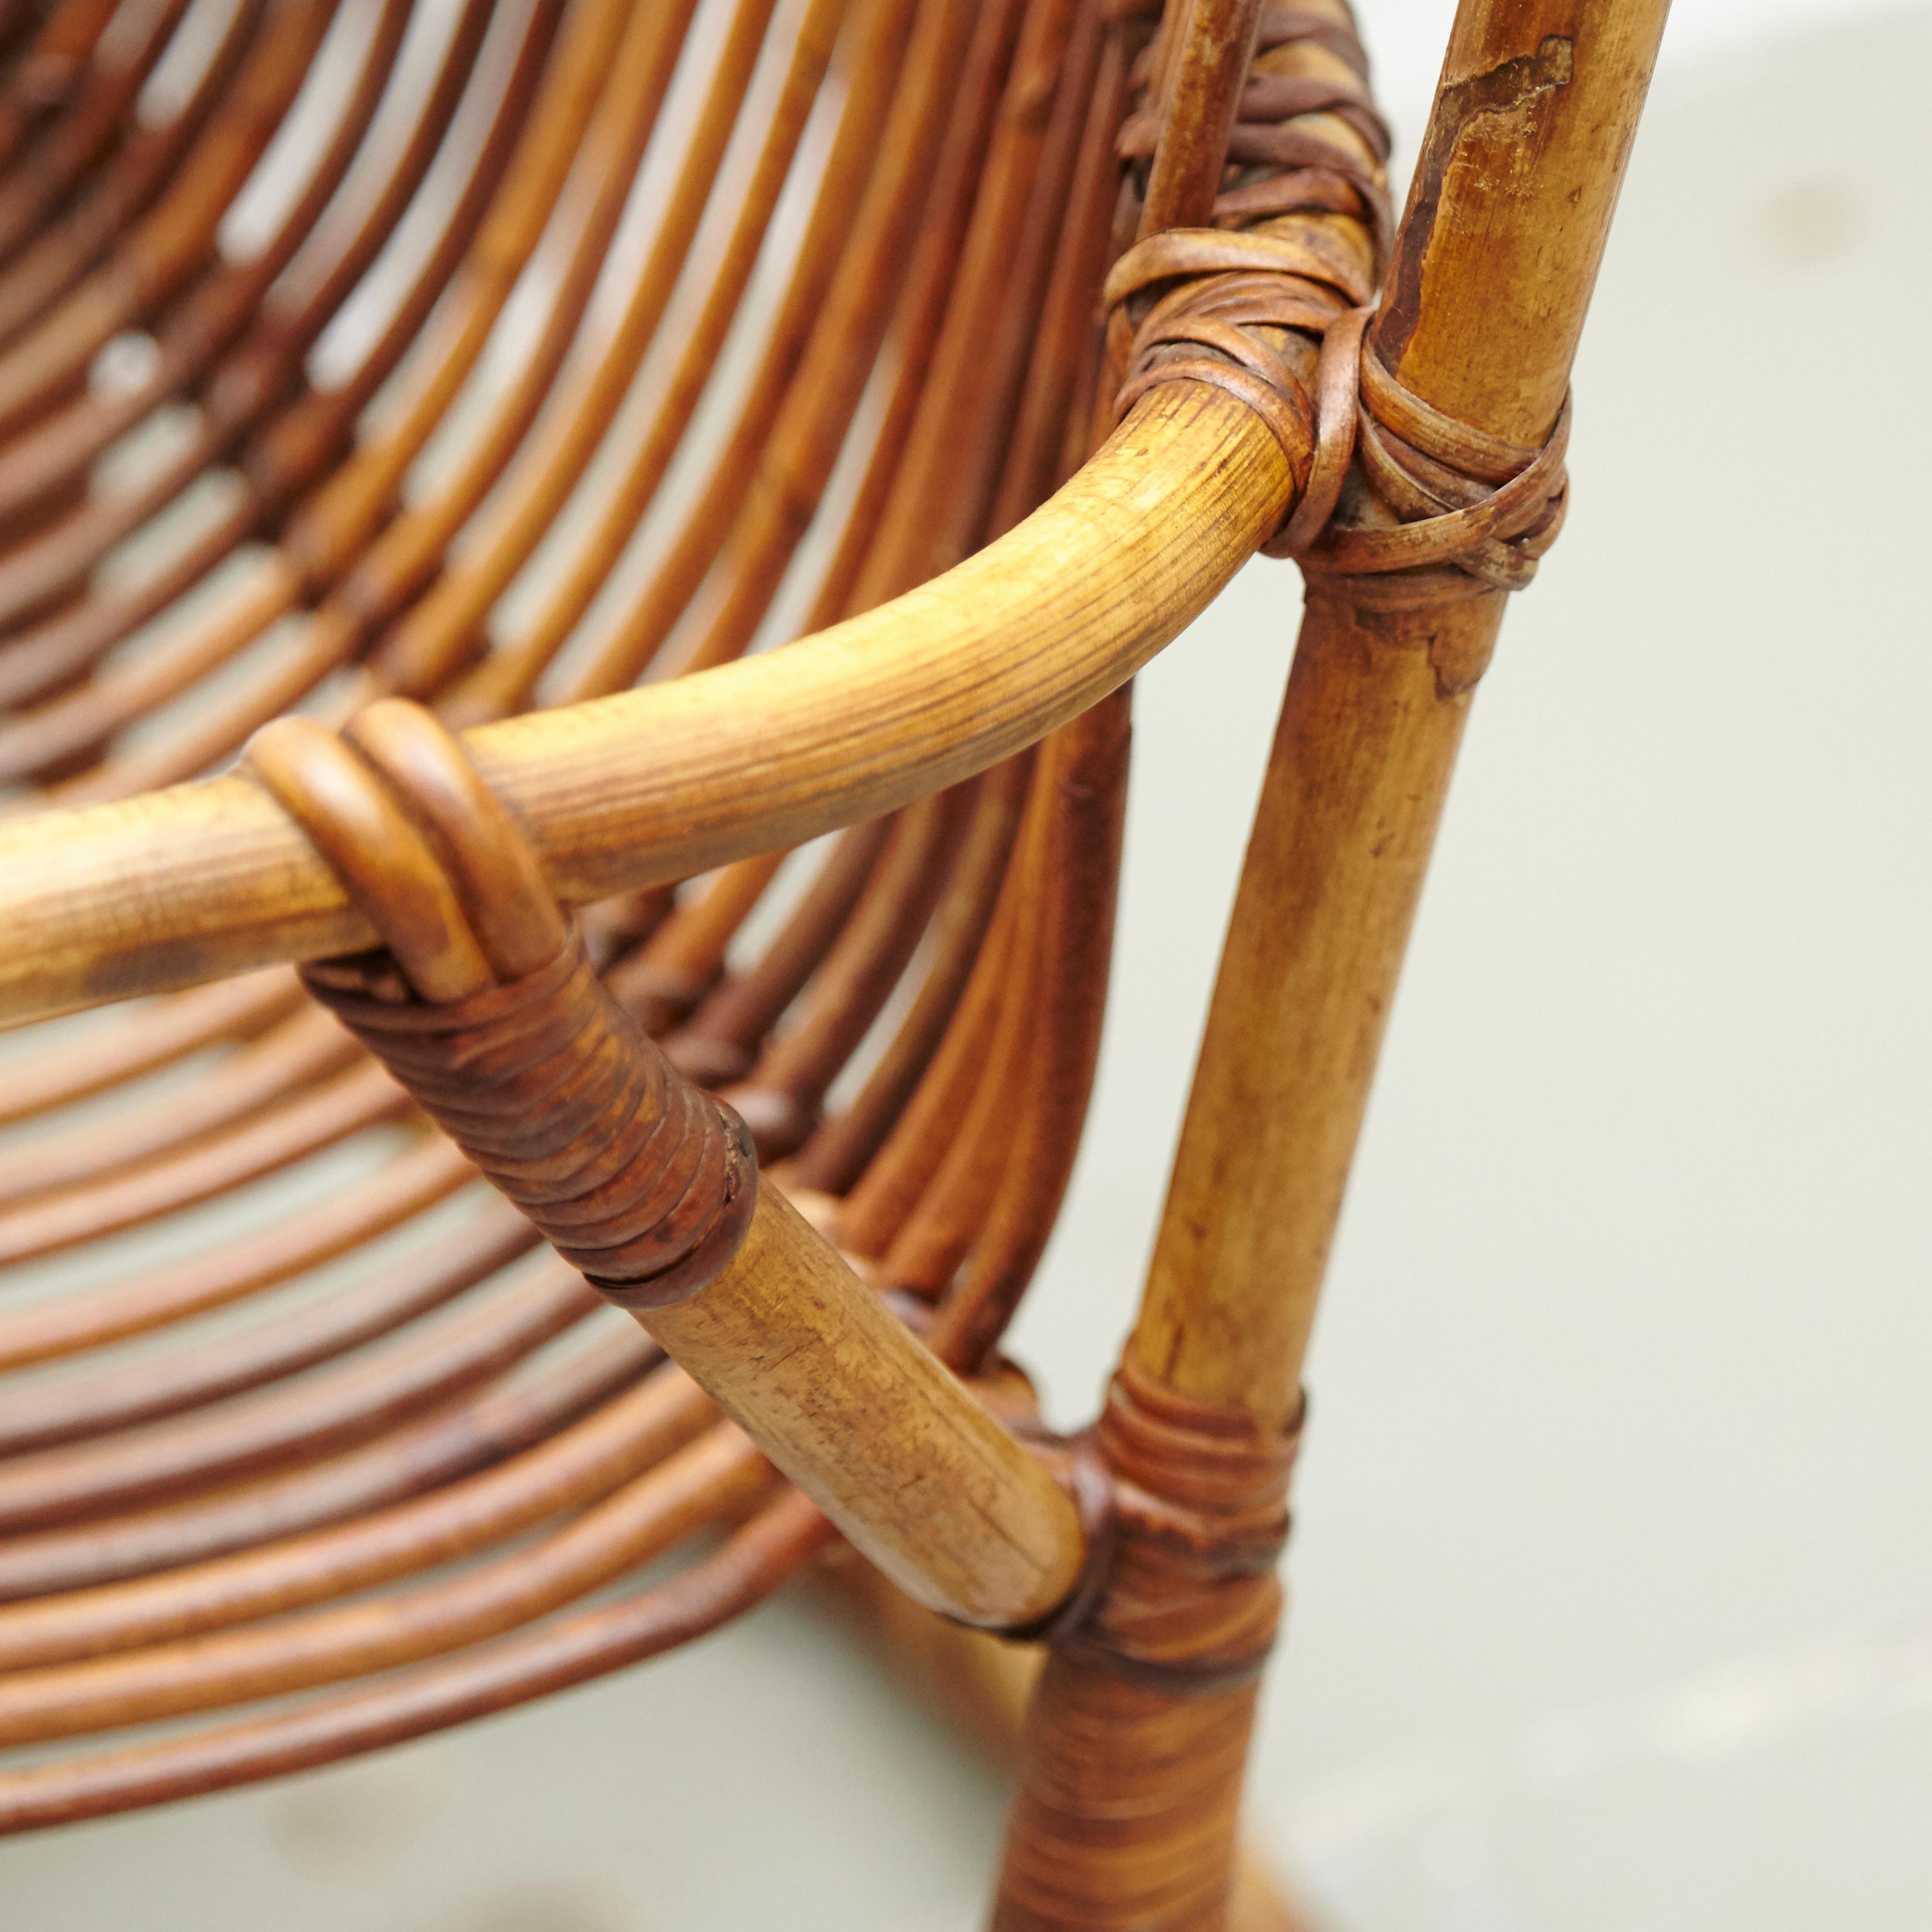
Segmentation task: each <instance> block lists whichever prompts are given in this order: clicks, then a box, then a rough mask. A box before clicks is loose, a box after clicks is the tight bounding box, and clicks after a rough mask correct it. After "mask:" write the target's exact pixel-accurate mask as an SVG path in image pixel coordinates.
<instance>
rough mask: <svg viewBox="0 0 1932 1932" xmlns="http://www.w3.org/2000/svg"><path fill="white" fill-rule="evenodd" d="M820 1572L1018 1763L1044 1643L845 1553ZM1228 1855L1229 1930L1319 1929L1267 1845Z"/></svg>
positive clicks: (901, 1666) (899, 1666) (914, 1675)
mask: <svg viewBox="0 0 1932 1932" xmlns="http://www.w3.org/2000/svg"><path fill="white" fill-rule="evenodd" d="M821 1574H822V1575H823V1577H824V1579H825V1580H826V1583H827V1584H828V1586H829V1589H830V1593H831V1595H832V1598H833V1599H834V1601H836V1602H837V1603H838V1605H839V1607H841V1610H843V1611H844V1613H846V1614H847V1616H850V1618H851V1619H853V1622H856V1624H858V1625H859V1627H860V1628H862V1630H863V1631H865V1634H866V1635H867V1636H868V1638H870V1639H871V1640H872V1641H873V1643H874V1644H875V1645H876V1646H877V1649H879V1650H880V1652H883V1655H884V1657H885V1658H886V1661H887V1662H888V1664H889V1666H890V1667H892V1669H893V1670H895V1672H896V1673H898V1675H899V1676H901V1678H903V1679H904V1680H905V1681H906V1682H907V1683H908V1684H909V1685H910V1686H911V1687H912V1688H913V1690H914V1691H916V1692H917V1693H918V1694H919V1696H920V1697H922V1698H923V1699H925V1700H927V1701H929V1703H931V1704H932V1705H933V1706H935V1708H936V1709H938V1710H940V1711H941V1712H943V1713H944V1715H946V1716H947V1718H950V1720H952V1721H953V1722H954V1723H955V1724H957V1725H958V1726H959V1727H960V1729H961V1730H962V1731H964V1732H965V1733H966V1734H967V1736H969V1737H970V1738H971V1739H972V1740H973V1741H974V1742H975V1743H977V1745H980V1746H981V1747H982V1748H983V1749H984V1750H985V1751H986V1753H987V1754H988V1756H989V1757H991V1758H992V1760H994V1762H995V1763H997V1764H998V1765H999V1766H1001V1768H1002V1769H1007V1768H1012V1767H1015V1766H1017V1764H1018V1763H1019V1759H1020V1754H1021V1751H1022V1743H1023V1740H1024V1736H1025V1729H1026V1723H1027V1713H1028V1708H1029V1706H1030V1705H1031V1702H1032V1700H1033V1697H1034V1691H1035V1689H1036V1688H1037V1686H1038V1685H1039V1682H1040V1676H1041V1673H1042V1670H1043V1667H1044V1666H1045V1664H1046V1651H1045V1650H1044V1649H1043V1648H1042V1647H1041V1646H1039V1645H1037V1644H1017V1643H1007V1642H1005V1641H1004V1640H1001V1639H1000V1638H998V1637H991V1636H989V1635H988V1634H986V1632H984V1631H975V1630H968V1628H966V1627H965V1625H962V1624H956V1623H952V1622H948V1621H947V1619H945V1618H944V1617H940V1616H935V1615H934V1614H933V1613H932V1611H930V1610H926V1609H924V1608H922V1607H921V1606H920V1605H919V1604H916V1603H914V1602H913V1600H912V1599H911V1598H910V1597H908V1596H907V1595H905V1594H904V1592H903V1591H901V1590H898V1589H895V1588H894V1586H892V1584H891V1583H888V1582H887V1581H886V1579H885V1578H884V1577H883V1576H881V1575H880V1573H879V1572H878V1571H877V1570H875V1569H874V1568H872V1566H871V1565H870V1564H868V1563H865V1562H859V1561H857V1560H855V1559H853V1556H852V1555H851V1553H850V1551H849V1550H843V1549H841V1550H838V1551H836V1552H835V1553H832V1554H831V1555H830V1556H829V1557H828V1559H827V1561H826V1563H825V1565H824V1566H823V1570H822V1572H821ZM1234 1858H1235V1873H1234V1883H1233V1887H1232V1891H1230V1893H1229V1899H1228V1927H1227V1932H1316V1921H1314V1920H1313V1919H1312V1918H1310V1916H1309V1915H1308V1914H1307V1912H1306V1911H1305V1910H1304V1909H1303V1908H1302V1907H1301V1906H1299V1905H1298V1904H1297V1903H1295V1900H1294V1899H1293V1897H1292V1894H1291V1893H1290V1892H1289V1890H1288V1888H1287V1887H1286V1885H1285V1884H1284V1882H1283V1879H1282V1878H1281V1876H1280V1873H1279V1872H1278V1870H1277V1868H1276V1862H1275V1861H1274V1858H1272V1857H1271V1855H1270V1854H1269V1853H1268V1851H1267V1850H1266V1849H1264V1848H1263V1847H1262V1846H1261V1845H1260V1844H1259V1843H1257V1842H1256V1841H1254V1840H1253V1838H1243V1839H1241V1841H1239V1842H1238V1843H1237V1845H1236V1846H1235V1854H1234Z"/></svg>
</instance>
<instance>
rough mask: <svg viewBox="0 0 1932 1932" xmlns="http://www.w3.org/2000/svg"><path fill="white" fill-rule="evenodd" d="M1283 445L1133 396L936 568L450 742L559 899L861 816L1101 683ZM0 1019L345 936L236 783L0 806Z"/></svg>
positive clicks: (1231, 548)
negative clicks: (1058, 481) (847, 606)
mask: <svg viewBox="0 0 1932 1932" xmlns="http://www.w3.org/2000/svg"><path fill="white" fill-rule="evenodd" d="M1292 489H1293V478H1292V475H1291V473H1290V472H1289V467H1288V464H1287V461H1286V458H1284V457H1283V455H1282V453H1281V451H1280V446H1278V445H1277V443H1275V441H1274V438H1273V437H1271V435H1270V434H1268V431H1266V429H1265V428H1262V426H1261V425H1259V423H1258V422H1256V419H1255V417H1254V416H1253V413H1252V412H1250V410H1247V409H1246V408H1244V407H1243V406H1242V405H1241V404H1238V403H1237V402H1235V401H1233V400H1232V398H1229V397H1226V396H1224V395H1221V394H1220V393H1219V392H1216V391H1213V390H1209V389H1189V390H1187V391H1186V392H1179V391H1175V390H1167V391H1163V392H1160V394H1158V395H1153V396H1150V397H1149V398H1147V399H1146V401H1145V402H1144V403H1143V404H1142V405H1141V406H1140V407H1139V408H1137V409H1136V410H1135V411H1134V413H1133V415H1132V416H1131V417H1130V419H1128V421H1127V422H1126V423H1124V425H1122V426H1121V428H1120V430H1119V431H1117V432H1116V434H1115V435H1114V436H1113V437H1112V439H1111V440H1109V443H1107V445H1106V447H1105V449H1103V450H1102V451H1101V452H1100V453H1099V455H1097V456H1096V457H1095V458H1094V460H1092V461H1091V462H1090V463H1088V465H1087V466H1085V468H1084V469H1082V471H1081V472H1079V474H1078V475H1076V476H1075V477H1074V478H1073V479H1072V480H1071V481H1070V482H1069V483H1068V484H1067V485H1066V486H1065V487H1064V488H1063V489H1062V490H1060V491H1059V493H1058V494H1057V495H1056V496H1054V498H1053V499H1052V500H1051V501H1050V502H1049V503H1047V504H1046V505H1045V506H1044V507H1043V508H1041V509H1040V510H1039V511H1036V512H1035V513H1034V514H1033V515H1032V516H1031V517H1028V518H1027V519H1026V520H1025V521H1024V522H1022V523H1020V524H1019V525H1018V526H1016V527H1015V528H1014V529H1012V530H1010V531H1009V532H1007V534H1006V535H1004V536H1002V537H1001V538H999V539H998V541H996V542H995V543H993V544H989V546H988V547H986V549H984V550H981V551H980V552H979V553H977V555H975V556H972V557H970V558H968V559H967V560H966V561H965V562H964V563H962V564H960V565H958V566H957V567H956V568H954V569H953V570H951V571H948V572H947V574H945V575H944V576H943V577H938V578H936V579H935V580H933V581H932V582H930V583H926V584H923V585H922V586H919V588H918V589H915V590H912V591H910V592H907V594H906V595H904V596H902V597H899V598H895V599H894V600H893V601H892V602H891V603H889V604H884V605H882V606H880V607H879V608H877V609H876V610H871V611H868V612H867V613H865V615H863V616H859V617H855V618H853V619H850V620H848V621H847V622H844V623H841V624H838V625H834V626H833V627H832V628H830V629H829V630H826V631H820V632H818V633H817V634H814V635H813V636H811V637H805V638H801V639H800V640H799V641H798V642H797V643H793V644H791V645H790V646H787V648H785V649H783V650H781V651H775V652H769V653H768V654H765V655H760V656H757V657H754V658H748V659H746V660H744V661H740V662H737V663H733V664H726V665H722V666H720V667H718V668H716V669H715V670H707V671H703V672H700V673H697V674H695V675H694V676H690V677H687V678H682V679H674V680H672V681H670V682H665V683H661V684H655V685H646V686H645V687H644V688H642V689H640V690H637V691H627V692H625V693H623V694H621V695H619V696H616V697H606V698H599V699H596V700H592V701H591V702H589V703H583V704H579V705H574V706H568V707H567V708H565V709H559V710H555V711H548V712H535V713H532V714H529V715H524V716H522V717H518V718H511V719H509V720H507V721H502V722H499V723H496V724H487V725H482V726H479V727H477V728H476V729H475V730H472V731H471V732H469V733H466V737H465V742H466V744H467V745H468V746H469V750H470V752H471V754H472V757H474V759H475V762H476V764H477V766H478V769H480V770H481V772H482V773H483V775H484V777H485V778H487V780H488V781H489V782H490V785H491V786H492V787H493V788H494V789H495V790H496V792H497V793H499V796H502V798H503V799H504V800H505V802H507V803H508V805H509V806H510V808H511V810H512V811H513V812H514V814H516V816H517V819H518V820H520V823H522V824H523V826H524V828H525V829H526V832H528V833H529V836H530V837H531V838H532V841H533V842H534V843H535V846H536V847H537V850H538V854H539V856H541V859H542V860H543V862H544V868H545V871H546V873H547V877H548V878H549V880H550V884H551V886H552V887H553V889H555V890H556V892H558V893H559V895H560V896H561V897H562V898H565V899H566V900H569V901H577V902H580V901H584V900H587V899H592V898H599V897H601V896H603V895H605V894H607V893H610V892H619V891H622V890H625V889H629V888H632V887H636V886H644V885H649V884H655V883H661V882H663V881H666V880H673V879H679V878H686V877H691V876H692V875H694V874H697V873H699V872H701V871H706V870H707V869H709V868H711V867H712V866H715V865H722V864H724V863H726V862H728V861H730V860H731V859H738V858H744V857H747V856H751V855H752V854H754V853H760V852H765V851H769V850H773V849H775V848H776V847H788V846H793V845H797V844H802V843H803V842H805V841H806V840H807V839H809V838H814V837H816V836H817V835H818V834H820V832H825V831H828V830H830V829H832V828H834V827H835V826H840V825H846V824H851V823H856V822H857V821H859V820H864V819H868V818H872V817H878V816H880V815H881V814H883V813H885V812H886V811H892V810H894V809H895V808H898V806H900V805H905V804H907V803H910V802H911V801H912V800H913V799H916V798H919V797H921V796H925V795H926V794H927V793H931V792H934V791H937V790H941V789H943V788H944V787H946V786H948V785H950V784H956V783H957V782H958V781H959V780H961V779H962V778H968V777H970V776H971V775H972V774H974V772H979V771H982V770H984V769H986V767H988V766H990V765H992V764H994V763H997V762H998V760H1001V758H1004V757H1007V756H1008V755H1010V754H1011V753H1013V752H1014V751H1018V750H1019V749H1021V748H1023V747H1024V746H1025V745H1029V744H1031V743H1032V742H1034V741H1035V740H1037V739H1039V738H1040V737H1042V736H1044V735H1045V734H1046V733H1047V732H1048V731H1049V730H1052V729H1053V728H1054V727H1055V726H1056V725H1059V724H1064V723H1065V722H1066V721H1067V720H1069V719H1070V718H1074V717H1076V716H1078V715H1079V713H1080V712H1082V711H1084V710H1085V709H1087V708H1088V706H1091V705H1092V704H1093V703H1095V702H1097V700H1099V699H1100V698H1101V697H1104V696H1105V695H1106V694H1107V693H1108V692H1109V691H1112V690H1114V689H1115V688H1118V686H1119V685H1121V684H1122V683H1123V682H1125V681H1126V680H1127V679H1128V678H1129V677H1130V676H1132V675H1133V673H1134V672H1135V671H1136V670H1139V668H1140V667H1141V666H1142V664H1145V662H1146V661H1147V660H1148V658H1151V656H1152V655H1154V652H1157V650H1159V649H1160V648H1161V647H1162V646H1163V645H1164V644H1166V643H1168V642H1169V641H1170V640H1172V638H1173V637H1175V636H1176V635H1177V634H1178V633H1179V632H1180V631H1181V629H1182V628H1184V626H1185V625H1187V623H1188V622H1189V621H1190V619H1192V618H1193V617H1194V616H1196V614H1197V613H1199V611H1201V610H1202V609H1204V608H1205V607H1206V606H1207V604H1208V603H1209V602H1211V601H1212V599H1213V598H1214V596H1215V595H1216V594H1217V592H1219V591H1220V589H1221V588H1222V586H1223V585H1224V584H1225V583H1226V582H1227V581H1228V580H1229V578H1230V577H1232V575H1233V574H1234V573H1235V571H1236V570H1237V569H1238V568H1239V567H1240V566H1241V564H1242V563H1243V562H1244V561H1245V560H1246V559H1247V557H1248V556H1250V554H1252V553H1253V550H1254V549H1255V547H1256V544H1258V543H1259V542H1260V541H1261V540H1262V538H1263V537H1265V535H1266V534H1267V533H1268V531H1269V530H1270V529H1272V528H1273V527H1274V525H1275V524H1276V523H1278V522H1279V521H1280V518H1281V517H1282V515H1283V512H1284V511H1285V510H1286V507H1287V505H1288V503H1289V497H1290V494H1291V493H1292ZM0 934H4V935H5V944H4V950H0V1023H10V1022H20V1021H23V1020H26V1019H33V1018H36V1017H38V1016H42V1015H45V1014H49V1013H59V1012H64V1011H67V1010H71V1009H73V1008H75V1007H85V1006H92V1005H98V1004H103V1003H104V1002H106V1001H110V1000H115V999H123V998H128V997H130V996H131V995H135V994H139V993H151V992H163V991H166V990H168V989H172V988H176V987H181V986H193V985H195V984H197V983H200V982H202V981H205V980H214V979H219V978H224V977H228V976H229V975H232V974H236V973H240V972H243V971H247V970H248V969H249V968H251V967H254V966H260V965H270V964H273V963H275V962H284V961H293V960H299V959H319V958H323V957H326V956H332V955H334V954H338V953H343V952H346V951H350V950H354V949H356V948H357V947H363V946H366V945H368V944H369V943H370V941H371V937H372V935H371V932H369V930H368V928H367V927H366V926H365V925H364V924H363V923H362V921H361V920H360V919H359V918H358V917H357V916H356V915H355V914H354V913H353V912H351V910H350V908H349V905H348V903H347V899H346V898H345V896H344V893H343V892H342V890H341V887H340V886H339V885H338V883H336V881H335V877H334V876H333V875H332V874H331V873H330V872H329V869H328V868H327V867H326V866H325V865H323V863H322V862H321V861H320V859H318V858H317V856H315V853H314V851H313V850H312V849H311V847H310V846H309V845H308V842H307V841H306V840H305V838H303V837H302V834H301V833H300V832H299V831H298V830H297V829H296V827H295V826H294V825H293V823H292V822H291V821H290V820H289V819H288V817H287V816H286V814H284V813H283V812H282V811H281V808H279V807H278V806H277V805H275V803H274V802H272V800H271V799H269V798H268V797H267V796H266V795H265V794H264V793H263V792H262V791H261V790H260V789H259V788H258V787H257V786H255V785H254V784H252V783H251V782H250V781H248V780H247V779H245V778H240V777H228V778H216V779H214V780H211V781H205V782H202V783H199V784H190V785H183V786H178V787H175V788H173V789H172V790H167V791H163V792H156V793H149V794H148V795H146V796H142V797H139V798H136V799H128V800H126V801H124V802H118V803H115V804H110V805H96V806H91V807H87V808H83V809H81V810H79V811H68V812H62V813H58V814H48V815H46V816H45V817H37V818H26V819H19V820H14V821H13V822H12V823H8V824H7V825H5V826H0Z"/></svg>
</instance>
